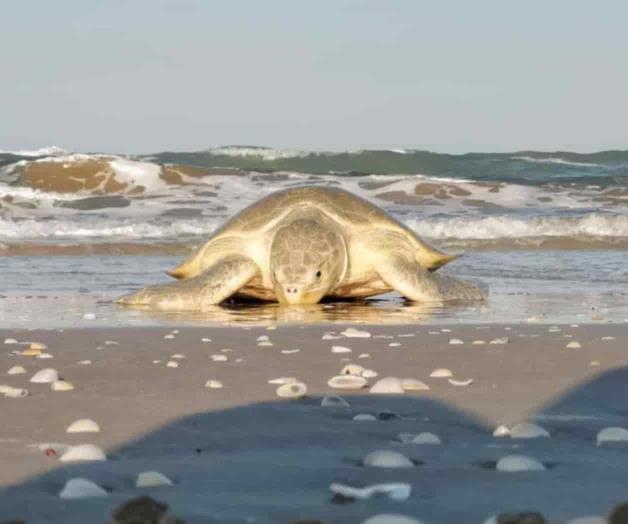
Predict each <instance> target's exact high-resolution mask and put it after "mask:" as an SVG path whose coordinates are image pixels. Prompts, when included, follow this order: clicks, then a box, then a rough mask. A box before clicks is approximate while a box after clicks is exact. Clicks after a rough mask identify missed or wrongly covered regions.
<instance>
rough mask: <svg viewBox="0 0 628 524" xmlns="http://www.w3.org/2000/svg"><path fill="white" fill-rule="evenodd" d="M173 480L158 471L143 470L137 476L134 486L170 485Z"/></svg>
mask: <svg viewBox="0 0 628 524" xmlns="http://www.w3.org/2000/svg"><path fill="white" fill-rule="evenodd" d="M172 484H173V482H172V480H170V479H169V478H168V477H166V475H164V474H163V473H159V471H143V472H142V473H140V474H139V475H138V476H137V480H136V481H135V487H136V488H154V487H157V486H172Z"/></svg>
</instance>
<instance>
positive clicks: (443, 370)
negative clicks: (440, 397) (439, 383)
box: [430, 368, 454, 378]
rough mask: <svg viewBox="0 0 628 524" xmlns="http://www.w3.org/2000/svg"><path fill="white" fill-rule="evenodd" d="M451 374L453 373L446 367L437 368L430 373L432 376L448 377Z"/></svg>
mask: <svg viewBox="0 0 628 524" xmlns="http://www.w3.org/2000/svg"><path fill="white" fill-rule="evenodd" d="M453 376H454V374H453V373H452V372H451V370H449V369H447V368H438V369H435V370H434V371H432V372H431V373H430V377H432V378H449V377H453Z"/></svg>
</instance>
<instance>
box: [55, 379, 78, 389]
mask: <svg viewBox="0 0 628 524" xmlns="http://www.w3.org/2000/svg"><path fill="white" fill-rule="evenodd" d="M50 389H52V391H72V390H73V389H74V384H72V382H68V381H67V380H55V381H54V382H53V383H52V384H50Z"/></svg>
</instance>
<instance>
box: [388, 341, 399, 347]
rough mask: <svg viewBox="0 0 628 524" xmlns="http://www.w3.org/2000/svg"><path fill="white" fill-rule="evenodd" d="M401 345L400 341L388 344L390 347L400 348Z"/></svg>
mask: <svg viewBox="0 0 628 524" xmlns="http://www.w3.org/2000/svg"><path fill="white" fill-rule="evenodd" d="M399 346H401V343H400V342H391V343H390V344H388V347H389V348H398V347H399Z"/></svg>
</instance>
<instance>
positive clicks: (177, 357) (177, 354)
mask: <svg viewBox="0 0 628 524" xmlns="http://www.w3.org/2000/svg"><path fill="white" fill-rule="evenodd" d="M170 358H175V359H177V360H182V359H184V358H187V357H186V356H185V355H183V354H182V353H175V354H174V355H170Z"/></svg>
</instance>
